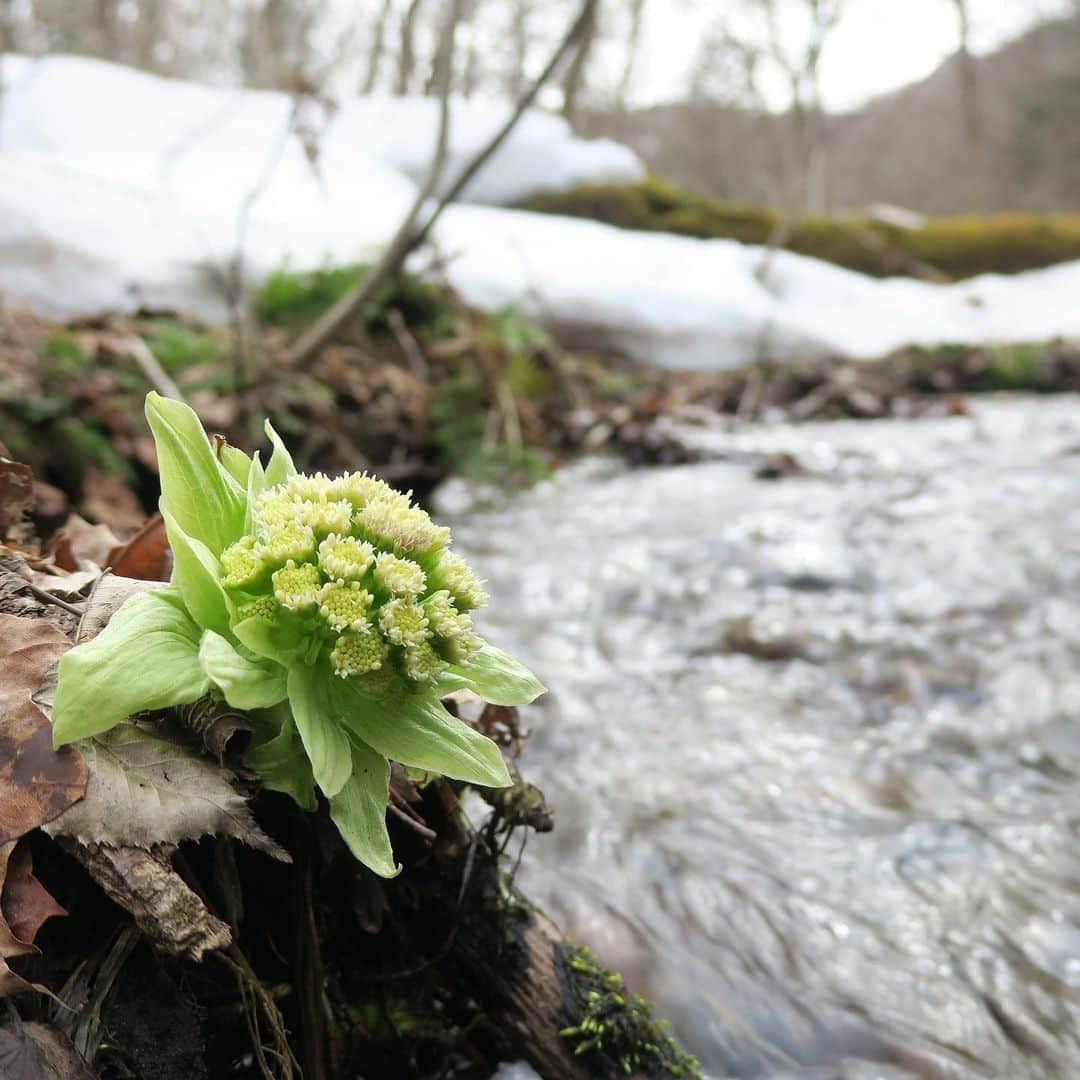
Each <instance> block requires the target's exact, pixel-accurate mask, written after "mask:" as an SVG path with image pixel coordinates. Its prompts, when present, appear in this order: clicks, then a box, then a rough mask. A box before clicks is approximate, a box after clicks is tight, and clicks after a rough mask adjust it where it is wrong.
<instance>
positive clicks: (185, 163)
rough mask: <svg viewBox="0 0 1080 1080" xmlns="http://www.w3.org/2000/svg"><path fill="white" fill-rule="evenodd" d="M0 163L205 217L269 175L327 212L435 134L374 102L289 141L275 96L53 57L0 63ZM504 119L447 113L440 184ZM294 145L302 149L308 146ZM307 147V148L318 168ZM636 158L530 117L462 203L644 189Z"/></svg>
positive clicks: (492, 111) (418, 117) (285, 99)
mask: <svg viewBox="0 0 1080 1080" xmlns="http://www.w3.org/2000/svg"><path fill="white" fill-rule="evenodd" d="M0 78H2V79H3V82H4V105H3V110H2V113H0V149H3V150H20V151H33V152H35V153H40V154H48V155H54V156H59V157H61V158H63V159H65V160H67V161H75V162H77V163H78V165H79V167H80V168H81V169H84V170H85V171H87V172H92V173H94V174H96V175H98V176H101V177H103V178H108V179H119V180H125V181H130V180H134V181H135V182H137V183H141V184H146V185H154V186H162V187H166V188H168V189H170V190H174V191H178V192H182V193H183V194H185V195H186V196H191V195H196V196H201V195H202V194H203V193H205V192H210V193H211V195H212V199H213V201H214V203H215V205H220V202H221V200H222V199H223V198H224V197H225V196H226V195H227V196H229V197H232V198H235V197H240V198H243V197H244V196H245V195H246V193H247V192H248V191H249V190H250V189H251V188H252V187H253V186H254V185H255V184H256V183H257V182H258V180H259V178H260V177H261V176H262V175H263V174H264V173H265V172H266V171H268V169H269V167H270V164H271V163H272V162H275V161H276V164H275V165H274V169H273V174H274V180H273V182H274V185H275V187H276V188H279V189H288V190H290V191H292V192H293V193H294V194H295V195H296V196H297V197H301V196H303V195H304V194H309V195H310V194H312V193H313V192H317V191H318V190H320V189H321V190H323V191H324V192H325V193H326V194H328V195H329V196H330V197H331V198H334V197H336V196H337V195H339V194H341V193H342V192H346V191H348V190H351V189H353V188H355V187H356V186H357V170H358V169H361V170H363V169H366V170H370V169H371V168H372V166H375V165H378V166H382V167H384V168H385V169H387V170H388V171H389V172H393V173H395V174H397V175H399V176H402V177H405V178H408V179H412V180H418V179H419V178H420V177H421V176H422V175H423V174H424V172H425V171H426V169H427V165H428V162H429V160H430V154H431V148H432V147H433V145H434V142H435V132H436V128H437V125H438V107H437V104H436V102H434V101H432V100H431V99H428V98H395V97H387V98H380V97H370V98H355V99H352V100H350V101H345V102H342V103H341V104H340V105H339V106H338V107H337V108H335V109H333V110H330V111H328V110H326V109H324V108H323V107H322V106H320V105H318V104H316V103H314V102H305V103H304V104H303V106H302V107H301V109H300V112H299V114H298V115H297V117H296V122H295V129H296V134H293V135H288V134H287V132H288V129H289V119H290V113H291V111H292V109H293V101H292V99H291V98H290V97H289V96H288V95H287V94H282V93H277V92H273V91H251V90H228V89H220V88H215V87H209V86H203V85H200V84H198V83H192V82H184V81H182V80H177V79H162V78H158V77H156V76H153V75H148V74H146V73H145V72H141V71H135V70H133V69H131V68H126V67H122V66H120V65H117V64H108V63H104V62H102V61H99V60H90V59H85V58H82V57H73V56H53V57H46V58H44V59H41V60H37V61H31V60H28V59H26V58H25V57H19V56H5V57H3V60H2V63H0ZM506 114H507V110H506V108H505V107H503V106H495V105H479V104H473V103H468V102H456V103H455V104H454V106H453V109H452V111H451V129H450V140H449V149H448V162H447V175H448V176H453V175H455V174H456V172H457V170H458V169H459V168H460V167H461V166H462V164H463V163H464V162H466V161H467V160H468V159H469V158H470V157H471V156H472V155H473V153H474V152H475V151H476V149H477V148H478V147H480V146H482V145H483V144H484V143H485V142H487V140H488V138H489V137H490V136H491V135H492V134H493V133H494V131H495V129H496V128H497V127H498V126H499V125H500V124H501V123H502V122H503V121H504V120H505V118H506ZM304 136H310V138H309V139H305V137H304ZM305 142H307V144H308V145H309V146H311V147H317V155H316V157H315V158H314V160H311V159H309V158H308V156H307V155H306V153H305ZM643 174H644V169H643V167H642V165H641V163H640V161H639V160H638V159H637V157H636V156H635V155H634V153H633V152H632V151H631V150H629V149H627V148H626V147H624V146H620V145H618V144H617V143H613V142H611V141H609V140H593V141H587V140H584V139H578V138H575V137H574V135H573V133H572V132H571V130H570V127H569V125H568V124H567V123H566V121H565V120H563V119H562V118H560V117H555V116H548V115H545V114H543V113H540V112H535V111H533V112H529V113H527V114H526V115H525V116H524V117H523V119H522V121H521V123H520V124H519V125H518V127H517V128H515V130H514V131H513V133H512V134H511V135H510V137H509V139H508V140H507V142H506V143H505V144H504V146H503V147H502V148H501V149H500V151H499V152H498V154H496V155H495V157H494V158H493V159H492V161H491V162H490V163H489V165H488V167H487V168H485V169H484V170H483V171H481V173H480V174H479V175H478V176H477V177H476V179H475V181H474V182H473V183H472V185H471V186H470V187H469V188H468V189H467V190H466V192H465V198H466V200H467V201H470V202H477V203H497V204H502V203H513V202H518V201H521V200H524V199H526V198H528V197H529V196H530V195H534V194H537V193H539V192H541V191H552V190H555V191H558V190H564V189H566V188H568V187H571V186H573V185H575V184H581V183H599V182H604V181H613V182H620V181H633V180H638V179H640V178H641V177H642V176H643Z"/></svg>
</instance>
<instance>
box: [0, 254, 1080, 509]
mask: <svg viewBox="0 0 1080 1080" xmlns="http://www.w3.org/2000/svg"><path fill="white" fill-rule="evenodd" d="M357 273H358V271H357V270H350V269H347V268H346V269H343V270H336V271H322V272H318V273H315V274H307V275H288V274H280V275H276V276H275V277H274V278H272V279H271V280H270V282H269V283H268V284H267V285H266V287H265V288H264V289H263V290H262V292H261V293H260V294H259V295H258V296H257V297H256V299H255V306H254V319H253V320H252V321H250V322H248V323H246V324H245V325H244V326H242V327H232V328H225V327H212V326H207V325H205V324H202V323H200V322H198V321H196V320H191V319H186V318H184V317H181V316H176V315H169V314H158V315H147V316H145V317H140V318H127V317H121V316H116V317H110V318H103V319H97V320H82V321H76V322H69V323H65V324H56V323H50V322H48V321H44V320H41V319H37V318H34V317H33V316H31V315H30V314H28V313H27V312H25V311H19V310H17V309H10V308H9V309H7V310H6V311H3V312H0V375H2V380H0V381H2V384H3V390H2V393H0V441H2V443H3V444H4V447H5V449H6V452H7V456H9V457H13V458H16V459H18V460H20V461H24V462H26V463H27V464H29V465H30V466H31V467H32V468H33V469H34V472H35V475H37V476H38V477H39V478H41V479H42V480H44V481H45V482H47V483H48V484H51V485H52V486H53V487H54V488H56V489H57V490H58V492H62V493H65V496H66V500H68V501H69V502H70V505H72V506H73V507H75V508H77V509H80V510H81V511H82V512H83V513H85V514H86V515H87V516H88V517H91V518H95V517H98V518H100V506H101V503H102V493H103V491H104V492H105V493H106V495H108V493H109V492H110V491H112V492H115V491H116V490H118V485H119V486H120V487H123V488H125V489H126V490H127V491H128V492H130V493H131V494H130V497H129V498H128V499H127V500H126V502H127V505H128V509H129V511H131V512H130V513H129V514H128V516H129V517H130V516H132V515H133V514H134V515H135V516H137V514H138V512H139V507H141V508H144V509H152V508H153V503H154V500H155V498H156V487H157V481H156V475H155V471H154V470H155V463H154V458H153V454H152V453H151V448H150V444H149V440H148V434H147V432H146V430H145V427H144V421H143V419H142V413H141V409H139V408H138V407H137V405H138V402H140V401H141V400H142V398H143V396H144V395H145V393H146V391H147V390H149V389H157V390H159V391H163V392H173V391H175V392H177V393H180V394H182V395H183V396H184V397H185V398H186V399H187V400H188V401H189V402H190V403H191V404H192V405H193V406H194V407H195V409H196V410H197V411H198V412H199V413H200V415H201V416H202V418H203V419H204V420H205V421H206V423H207V424H208V426H210V427H211V428H212V429H214V430H216V431H218V432H220V433H221V434H223V435H225V436H226V437H227V438H228V439H229V441H230V442H232V443H234V444H235V445H238V446H241V447H245V448H250V447H251V446H253V445H256V444H257V443H258V441H259V439H260V435H261V433H260V432H258V431H256V430H254V429H253V428H252V423H253V421H252V418H253V417H260V416H264V415H266V416H270V417H271V419H272V420H273V422H274V424H275V425H276V426H277V427H278V428H279V430H281V431H282V432H284V433H285V434H286V435H287V436H288V437H289V438H290V439H291V440H292V441H293V443H294V445H295V447H296V454H297V460H298V463H300V464H301V466H302V467H303V468H305V469H309V470H315V469H322V470H324V471H328V472H330V471H334V470H341V469H344V468H360V467H366V468H370V469H372V470H373V471H375V472H377V473H379V474H380V475H381V476H383V477H384V478H386V479H387V480H389V481H391V482H392V483H395V484H397V485H399V486H403V487H411V488H414V489H415V490H417V491H418V492H419V493H421V494H422V493H424V492H427V491H430V490H431V489H432V488H433V487H434V486H435V485H436V484H437V483H439V482H440V481H441V480H442V479H444V478H445V477H447V476H450V475H464V476H467V477H469V478H472V479H478V480H483V481H487V482H490V483H495V484H497V485H500V486H506V487H511V488H513V487H521V486H527V485H528V484H530V483H531V482H533V481H535V480H536V479H538V478H541V477H543V476H546V475H548V474H549V473H550V472H551V471H552V470H554V469H556V468H558V467H560V466H561V465H563V464H565V463H566V462H568V461H572V460H574V459H576V458H577V457H579V456H581V455H583V454H595V453H613V454H616V455H618V456H620V457H623V458H625V459H626V460H627V461H629V462H631V463H634V464H651V463H673V462H678V461H685V460H692V459H693V458H694V456H695V452H694V451H693V450H692V449H690V448H688V447H687V446H686V445H684V443H683V442H682V441H680V440H677V439H673V438H672V437H671V435H670V427H671V422H672V421H673V420H674V421H678V422H683V421H688V422H693V421H694V420H695V419H697V420H709V419H710V418H717V417H726V418H731V419H732V420H733V421H734V422H750V421H754V420H758V419H769V420H778V419H789V420H792V421H800V422H801V421H807V420H814V419H828V418H868V419H869V418H873V419H879V418H884V417H896V416H923V415H932V416H933V415H942V414H948V413H957V412H962V411H963V410H964V409H965V407H966V406H965V404H964V397H965V396H966V395H970V394H977V393H982V392H985V391H995V390H1003V389H1005V390H1023V391H1031V392H1036V393H1051V392H1063V391H1069V390H1077V389H1080V345H1077V344H1071V343H1067V342H1051V343H1044V344H1033V345H1025V346H1002V347H999V348H974V347H963V346H943V347H941V348H937V349H906V350H902V351H900V352H897V353H894V354H892V355H890V356H888V357H885V358H883V359H880V360H874V361H863V362H853V361H844V360H830V361H817V362H813V363H801V364H778V363H769V364H756V365H749V366H744V367H739V368H734V369H730V370H725V371H718V372H712V373H700V372H698V373H679V372H669V371H662V372H661V371H657V370H650V369H647V368H643V367H641V366H639V365H634V364H631V363H629V362H627V361H625V360H623V359H620V358H617V357H610V356H603V355H600V354H590V353H575V352H570V351H567V350H565V349H562V348H560V347H559V346H558V345H557V344H556V343H555V341H554V340H553V339H552V338H551V337H550V336H549V335H548V334H546V333H545V332H544V331H543V330H541V329H539V328H538V327H537V326H535V325H534V324H532V323H530V322H529V321H527V320H526V319H524V318H522V317H521V316H520V315H519V314H518V313H516V312H515V311H513V310H512V309H508V310H504V311H501V312H497V313H495V314H485V313H482V312H479V311H477V310H475V309H473V308H470V307H468V306H467V305H465V304H463V303H462V302H461V301H460V300H459V299H458V298H457V297H456V296H455V295H454V294H453V293H452V292H451V291H450V290H448V289H445V288H443V287H439V286H435V285H431V284H429V283H425V282H422V281H420V280H419V279H417V278H414V277H411V276H406V277H405V278H403V279H402V280H401V281H400V282H399V283H398V284H396V285H394V286H393V287H390V288H388V289H387V290H386V291H385V293H384V294H383V295H382V296H380V297H379V298H377V300H376V301H375V302H374V303H373V304H372V305H371V306H370V307H369V309H368V310H366V311H365V312H364V314H363V315H362V317H361V318H360V319H359V320H358V321H357V322H356V323H355V324H354V325H353V326H352V327H351V328H349V329H348V330H347V331H346V333H345V334H344V335H342V337H341V338H340V339H339V340H338V341H336V342H334V343H333V344H331V345H329V346H328V347H327V348H325V349H324V350H323V351H322V352H321V353H320V354H319V355H318V356H317V357H315V359H314V361H313V362H312V363H311V364H310V365H308V366H306V367H305V368H304V369H303V370H290V369H288V368H287V367H285V365H284V364H283V362H282V356H283V352H284V346H285V344H286V343H287V341H288V339H289V337H290V335H291V334H292V333H293V332H294V331H295V328H296V327H297V326H299V325H302V324H304V323H305V322H307V321H310V320H311V319H312V318H314V317H315V316H317V315H318V313H319V312H320V311H322V310H325V308H326V307H327V306H328V305H329V304H331V303H333V301H334V300H335V299H336V298H337V297H338V296H340V295H341V293H342V292H343V291H344V290H345V289H347V288H348V287H349V285H350V284H351V283H352V282H353V281H354V280H355V276H356V274H357ZM57 498H58V500H59V499H60V498H61V496H60V495H59V494H58V496H57ZM66 505H67V503H66V502H65V503H64V508H65V509H66ZM95 505H97V506H98V510H99V513H98V514H97V515H95V513H94V508H95ZM55 512H56V511H55V506H54V507H53V508H52V509H50V508H48V507H46V508H43V510H42V513H43V514H45V515H46V516H47V515H48V514H49V513H53V514H54V515H55ZM109 523H110V524H117V522H109Z"/></svg>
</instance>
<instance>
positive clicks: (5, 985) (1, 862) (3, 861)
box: [0, 840, 34, 1076]
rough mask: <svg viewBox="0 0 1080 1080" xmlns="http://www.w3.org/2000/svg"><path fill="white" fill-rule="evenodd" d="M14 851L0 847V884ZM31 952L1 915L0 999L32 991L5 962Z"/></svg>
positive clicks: (5, 845) (1, 1073) (7, 846)
mask: <svg viewBox="0 0 1080 1080" xmlns="http://www.w3.org/2000/svg"><path fill="white" fill-rule="evenodd" d="M14 850H15V841H14V840H12V841H10V842H9V843H7V844H3V845H0V883H2V882H3V881H4V878H5V877H6V875H7V867H8V861H9V860H10V858H11V853H12V852H13V851H14ZM33 951H34V946H33V945H29V944H27V943H26V942H25V941H20V940H19V939H18V938H17V937H16V936H15V933H14V931H13V930H12V929H11V927H10V926H8V924H7V922H6V921H5V920H4V917H3V915H0V997H5V996H6V995H8V994H21V993H22V992H23V991H25V990H31V989H33V987H32V985H31V984H30V983H28V982H27V981H26V980H25V979H24V978H22V976H20V975H16V974H15V972H14V971H12V970H11V968H9V967H8V966H7V961H8V960H10V959H11V958H12V957H13V956H25V955H26V954H27V953H32V952H33ZM6 1075H7V1074H6V1073H3V1072H0V1076H6Z"/></svg>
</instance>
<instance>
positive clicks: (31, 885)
mask: <svg viewBox="0 0 1080 1080" xmlns="http://www.w3.org/2000/svg"><path fill="white" fill-rule="evenodd" d="M66 914H67V912H66V911H65V910H64V909H63V908H62V907H61V906H60V905H59V904H58V903H57V902H56V901H55V900H54V899H53V897H52V896H51V895H50V894H49V892H48V890H47V889H46V888H45V887H44V886H43V885H42V884H41V882H40V881H38V879H37V878H36V877H34V861H33V853H32V852H31V850H30V846H29V845H28V844H27V842H26V840H22V841H21V842H19V843H18V845H17V846H16V848H15V850H14V852H13V853H12V855H11V858H10V859H9V860H8V865H7V875H6V877H5V878H4V880H3V882H2V883H0V917H2V918H3V919H4V921H5V922H6V923H7V924H8V927H9V928H10V929H11V932H12V933H13V934H14V935H15V937H17V938H18V939H19V941H22V942H25V943H26V944H27V945H32V944H33V943H34V938H35V937H37V932H38V930H40V929H41V924H42V923H43V922H44V921H45V920H46V919H50V918H52V916H54V915H66Z"/></svg>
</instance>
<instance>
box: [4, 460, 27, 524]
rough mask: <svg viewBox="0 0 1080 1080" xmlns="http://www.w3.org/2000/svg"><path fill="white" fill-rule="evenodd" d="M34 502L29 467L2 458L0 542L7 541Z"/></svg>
mask: <svg viewBox="0 0 1080 1080" xmlns="http://www.w3.org/2000/svg"><path fill="white" fill-rule="evenodd" d="M33 501H34V474H33V473H32V472H31V471H30V466H29V465H23V464H22V462H19V461H10V460H8V459H7V458H3V457H0V540H6V539H7V538H8V536H10V535H11V534H12V532H13V531H14V529H15V527H16V526H17V525H18V524H19V522H20V521H21V520H22V516H23V514H24V513H26V511H27V510H28V509H29V507H30V504H31V503H32V502H33Z"/></svg>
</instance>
